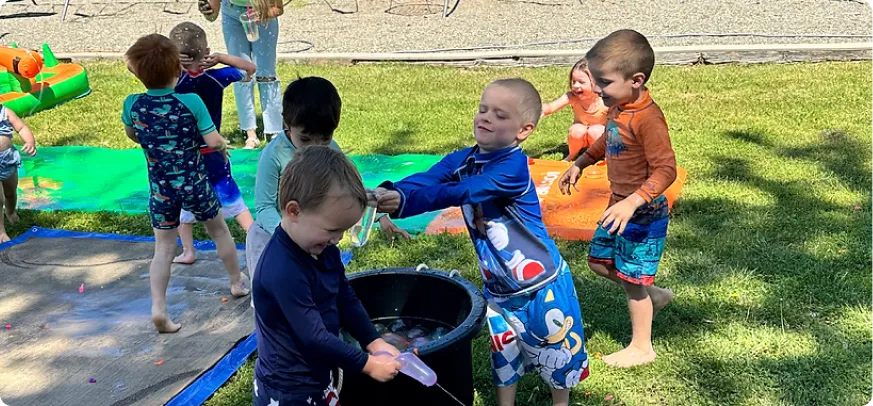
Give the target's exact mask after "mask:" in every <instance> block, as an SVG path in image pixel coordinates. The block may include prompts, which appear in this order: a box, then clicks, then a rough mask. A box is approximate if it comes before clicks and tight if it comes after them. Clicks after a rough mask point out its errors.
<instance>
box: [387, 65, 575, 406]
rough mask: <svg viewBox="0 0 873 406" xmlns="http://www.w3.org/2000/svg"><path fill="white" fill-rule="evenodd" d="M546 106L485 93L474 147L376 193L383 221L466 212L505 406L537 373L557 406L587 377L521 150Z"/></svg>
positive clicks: (568, 299) (569, 301)
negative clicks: (436, 212) (439, 212)
mask: <svg viewBox="0 0 873 406" xmlns="http://www.w3.org/2000/svg"><path fill="white" fill-rule="evenodd" d="M541 109H542V101H541V99H540V95H539V93H538V92H537V90H536V89H535V88H534V87H533V85H531V84H530V83H528V82H527V81H525V80H522V79H503V80H497V81H495V82H492V83H491V84H489V85H488V87H486V88H485V92H484V93H483V94H482V99H481V101H480V103H479V112H478V113H477V114H476V116H475V118H474V120H473V133H474V135H475V138H476V146H474V147H472V148H466V149H462V150H460V151H456V152H453V153H451V154H449V155H448V156H446V157H445V158H443V159H442V160H441V161H440V162H439V163H437V164H436V165H434V166H433V167H432V168H430V170H428V171H427V172H423V173H418V174H415V175H412V176H409V177H407V178H405V179H403V180H401V181H399V182H397V183H391V182H385V183H383V184H382V185H381V187H380V188H377V189H376V191H375V193H376V196H377V198H378V208H379V210H380V211H382V212H385V213H390V214H391V217H394V218H403V217H409V216H414V215H417V214H421V213H424V212H428V211H434V210H440V209H444V208H447V207H452V206H460V207H461V209H462V212H463V214H464V220H465V222H466V224H467V230H468V231H469V233H470V238H471V239H472V240H473V245H474V247H475V249H476V255H477V256H478V258H479V266H480V269H481V272H482V279H483V281H484V283H485V296H486V298H487V299H488V310H487V317H488V328H489V330H490V333H491V365H492V376H493V380H494V383H495V384H496V385H497V401H498V403H499V404H500V405H501V406H506V405H514V404H515V390H516V382H517V381H518V379H519V378H520V377H521V376H522V375H524V374H525V372H528V371H531V370H536V371H537V372H539V374H540V376H541V377H542V378H543V380H545V381H546V383H547V384H548V385H549V387H550V388H551V390H552V402H553V404H554V405H568V404H569V397H570V388H571V387H573V386H574V385H576V384H577V383H578V382H579V381H580V380H582V379H585V378H586V377H587V376H588V356H587V353H586V351H585V344H584V342H585V341H584V337H585V335H584V332H583V329H582V313H581V311H580V310H579V303H578V301H577V297H576V290H575V287H574V286H573V277H572V275H571V274H570V269H569V267H568V266H567V264H566V262H564V259H563V258H562V257H561V254H560V252H558V248H557V246H556V245H555V243H554V242H553V241H552V239H551V238H550V237H549V235H548V232H547V231H546V227H545V225H544V224H543V220H542V214H541V213H540V202H539V199H538V198H537V194H536V189H535V188H534V184H533V180H532V179H531V176H530V170H529V169H528V165H527V160H528V158H527V156H526V155H525V154H524V153H523V152H522V151H521V147H520V146H519V144H520V143H521V142H523V141H524V140H525V139H526V138H527V137H528V136H530V134H531V133H532V132H533V131H534V128H536V123H537V121H538V120H539V118H540V113H541Z"/></svg>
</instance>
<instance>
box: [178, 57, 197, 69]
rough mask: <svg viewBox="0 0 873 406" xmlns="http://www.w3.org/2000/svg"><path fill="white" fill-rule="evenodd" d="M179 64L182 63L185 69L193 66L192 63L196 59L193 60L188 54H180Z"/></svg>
mask: <svg viewBox="0 0 873 406" xmlns="http://www.w3.org/2000/svg"><path fill="white" fill-rule="evenodd" d="M179 62H181V63H182V68H183V69H184V68H185V66H187V65H189V64H191V63H192V62H194V58H192V57H191V56H190V55H188V54H179Z"/></svg>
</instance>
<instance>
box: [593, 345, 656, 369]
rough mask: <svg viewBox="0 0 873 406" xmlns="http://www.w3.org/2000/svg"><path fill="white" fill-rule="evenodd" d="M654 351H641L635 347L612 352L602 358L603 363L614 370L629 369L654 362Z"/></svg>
mask: <svg viewBox="0 0 873 406" xmlns="http://www.w3.org/2000/svg"><path fill="white" fill-rule="evenodd" d="M656 356H657V355H656V354H655V350H654V349H651V348H650V349H648V350H643V349H640V348H637V347H633V346H628V347H627V348H625V349H623V350H621V351H618V352H614V353H612V354H609V355H605V356H604V357H603V362H604V363H606V365H609V366H611V367H616V368H630V367H635V366H638V365H643V364H648V363H650V362H652V361H654V360H655V357H656Z"/></svg>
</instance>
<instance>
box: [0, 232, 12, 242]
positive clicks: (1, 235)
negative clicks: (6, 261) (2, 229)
mask: <svg viewBox="0 0 873 406" xmlns="http://www.w3.org/2000/svg"><path fill="white" fill-rule="evenodd" d="M9 241H10V239H9V236H8V235H6V233H0V244H3V243H4V242H9Z"/></svg>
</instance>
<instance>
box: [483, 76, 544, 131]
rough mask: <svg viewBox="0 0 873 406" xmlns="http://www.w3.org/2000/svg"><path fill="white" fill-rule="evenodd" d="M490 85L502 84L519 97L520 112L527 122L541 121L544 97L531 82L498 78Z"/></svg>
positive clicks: (535, 122)
mask: <svg viewBox="0 0 873 406" xmlns="http://www.w3.org/2000/svg"><path fill="white" fill-rule="evenodd" d="M488 86H500V87H502V88H505V89H508V90H510V91H511V92H512V93H513V94H515V95H516V97H518V112H519V114H520V115H521V119H522V120H523V121H524V122H525V123H533V125H534V126H536V125H537V123H538V122H539V121H540V116H541V115H542V113H543V99H542V98H541V97H540V92H539V91H538V90H537V88H535V87H534V85H532V84H531V83H530V82H528V81H526V80H524V79H521V78H511V79H498V80H495V81H493V82H491V84H490V85H488Z"/></svg>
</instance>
